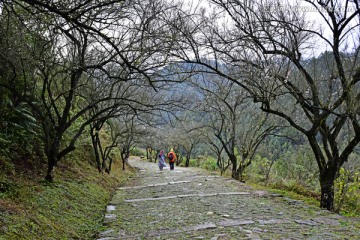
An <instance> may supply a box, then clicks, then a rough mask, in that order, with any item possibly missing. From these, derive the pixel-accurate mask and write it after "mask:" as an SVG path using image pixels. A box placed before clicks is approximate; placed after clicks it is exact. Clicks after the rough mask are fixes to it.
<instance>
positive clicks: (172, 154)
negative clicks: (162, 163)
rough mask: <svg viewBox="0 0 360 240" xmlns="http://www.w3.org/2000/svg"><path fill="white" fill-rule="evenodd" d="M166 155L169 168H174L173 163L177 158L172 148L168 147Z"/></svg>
mask: <svg viewBox="0 0 360 240" xmlns="http://www.w3.org/2000/svg"><path fill="white" fill-rule="evenodd" d="M167 157H168V159H169V164H170V170H174V163H175V160H176V159H177V157H176V154H175V152H174V149H173V148H171V149H170V152H169V153H168V156H167Z"/></svg>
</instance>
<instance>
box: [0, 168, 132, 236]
mask: <svg viewBox="0 0 360 240" xmlns="http://www.w3.org/2000/svg"><path fill="white" fill-rule="evenodd" d="M70 164H71V165H72V166H71V168H70V167H67V166H69V165H70ZM25 169H27V168H25ZM25 169H22V171H21V170H20V171H16V172H17V173H16V174H14V172H13V173H9V172H6V173H5V172H4V171H2V172H0V240H5V239H9V240H12V239H16V240H18V239H19V240H20V239H92V238H94V237H95V234H96V232H98V231H101V228H102V220H103V216H104V211H105V206H106V205H107V203H108V201H109V199H110V197H111V194H112V192H113V190H114V188H115V187H118V186H119V185H121V184H122V183H123V182H125V181H126V180H127V178H128V176H129V175H131V174H132V171H125V172H124V171H122V170H121V166H120V164H115V166H114V167H113V170H112V174H111V175H108V174H100V173H98V172H97V171H96V169H95V167H93V166H90V165H89V164H88V163H69V162H67V163H61V164H59V166H58V168H57V169H56V171H55V181H54V183H47V182H44V181H43V180H42V179H43V177H44V173H43V172H41V173H39V172H36V171H27V170H25ZM0 171H1V168H0ZM19 172H22V174H20V173H19Z"/></svg>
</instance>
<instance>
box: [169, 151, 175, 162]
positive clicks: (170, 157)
mask: <svg viewBox="0 0 360 240" xmlns="http://www.w3.org/2000/svg"><path fill="white" fill-rule="evenodd" d="M169 160H170V162H174V154H173V153H169Z"/></svg>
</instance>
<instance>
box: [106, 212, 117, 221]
mask: <svg viewBox="0 0 360 240" xmlns="http://www.w3.org/2000/svg"><path fill="white" fill-rule="evenodd" d="M116 217H117V216H116V214H105V219H104V222H111V221H114V220H115V219H116Z"/></svg>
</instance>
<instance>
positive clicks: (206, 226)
mask: <svg viewBox="0 0 360 240" xmlns="http://www.w3.org/2000/svg"><path fill="white" fill-rule="evenodd" d="M214 228H217V226H216V225H215V223H204V224H199V225H193V226H189V227H184V228H183V229H182V230H183V231H184V232H188V231H198V230H204V229H214Z"/></svg>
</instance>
